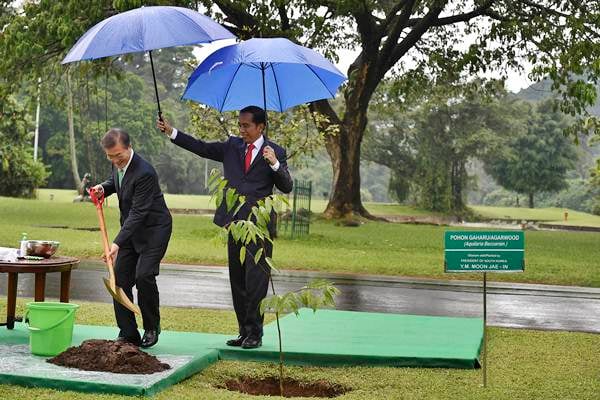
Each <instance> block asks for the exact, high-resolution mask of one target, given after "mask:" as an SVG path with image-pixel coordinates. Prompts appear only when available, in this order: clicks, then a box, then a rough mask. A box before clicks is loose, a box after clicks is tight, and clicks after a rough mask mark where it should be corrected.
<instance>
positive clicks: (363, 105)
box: [203, 0, 600, 217]
mask: <svg viewBox="0 0 600 400" xmlns="http://www.w3.org/2000/svg"><path fill="white" fill-rule="evenodd" d="M203 3H204V5H205V6H206V7H207V8H208V9H210V10H213V11H214V13H215V15H216V16H217V17H223V19H224V20H225V21H226V23H227V24H229V25H228V26H229V27H230V26H233V27H234V28H231V30H232V32H234V33H235V34H237V35H238V36H239V37H240V38H243V39H246V38H249V37H258V36H262V37H269V36H287V37H289V38H291V39H293V40H296V41H297V42H299V43H301V44H304V45H306V46H309V47H315V48H317V49H321V50H323V51H324V52H325V53H326V54H328V55H332V54H334V53H335V51H336V50H338V49H345V48H358V49H359V50H360V53H359V55H358V56H357V57H356V59H355V60H354V61H353V62H352V64H351V65H350V67H349V69H348V71H347V72H348V77H349V81H348V84H347V85H346V86H345V87H344V89H343V99H344V104H343V106H342V107H341V108H340V109H334V107H332V105H331V104H330V102H328V101H319V102H315V103H313V104H312V108H313V110H314V111H318V112H320V113H322V114H324V115H326V116H327V117H328V122H327V124H324V125H323V126H322V127H323V128H325V127H326V125H329V124H337V125H339V126H340V128H339V134H337V135H328V136H327V141H326V148H327V151H328V153H329V156H330V158H331V161H332V167H333V190H332V193H331V197H330V199H329V204H328V206H327V209H326V211H325V214H326V215H328V216H330V217H338V216H342V215H345V214H348V213H358V214H361V215H368V213H367V211H366V210H365V209H364V207H363V205H362V202H361V198H360V173H359V165H360V162H359V161H360V152H361V143H362V139H363V134H364V132H365V128H366V126H367V110H368V107H369V102H370V100H371V98H372V96H373V93H374V92H375V89H376V88H377V86H378V84H379V83H380V82H381V80H382V79H383V78H384V77H385V76H386V75H387V74H390V73H397V74H399V75H400V76H401V77H402V78H403V79H404V80H405V83H406V85H407V86H410V84H411V82H412V81H413V80H415V77H418V76H422V75H428V76H430V77H433V78H434V79H435V78H438V77H440V76H451V75H455V76H458V75H460V74H475V73H478V72H480V71H483V72H489V71H496V74H497V75H499V76H502V75H504V74H505V72H506V68H509V67H510V68H522V66H523V65H525V63H526V62H528V63H530V64H531V65H533V71H532V74H531V75H532V77H533V78H534V79H536V78H541V77H545V76H550V77H551V78H552V79H553V81H554V82H555V87H554V89H556V90H557V91H560V92H561V93H563V94H564V97H562V98H561V100H560V101H561V107H562V108H563V110H565V111H568V112H569V113H573V114H581V113H584V112H585V107H586V106H587V105H590V104H592V103H593V102H594V101H595V98H596V92H595V90H594V89H593V83H594V82H596V81H597V79H598V76H599V75H600V68H599V67H598V63H597V59H598V58H599V55H600V45H598V44H597V43H598V38H599V26H600V23H599V22H598V21H599V19H598V16H599V14H600V1H597V0H592V1H585V2H582V1H580V0H386V1H375V0H338V1H330V0H310V1H306V0H305V1H299V0H272V1H267V0H252V1H251V0H243V1H239V0H235V1H233V0H214V1H210V0H205V1H203ZM215 5H216V6H217V8H215V7H214V6H215ZM584 72H585V73H587V78H588V80H585V81H584V80H577V79H574V78H572V76H574V75H572V73H576V74H582V73H584ZM573 79H574V80H573ZM578 122H579V125H580V126H585V127H586V128H589V129H593V130H598V126H597V125H596V124H595V120H594V119H588V118H584V117H581V118H580V119H579V121H578Z"/></svg>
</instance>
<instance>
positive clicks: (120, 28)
mask: <svg viewBox="0 0 600 400" xmlns="http://www.w3.org/2000/svg"><path fill="white" fill-rule="evenodd" d="M233 38H235V36H234V35H233V34H232V33H231V32H229V31H228V30H227V29H225V28H223V27H222V26H221V25H219V24H218V23H216V22H215V21H213V20H212V19H210V18H208V17H207V16H205V15H202V14H200V13H199V12H197V11H194V10H190V9H187V8H183V7H168V6H155V7H140V8H136V9H134V10H129V11H126V12H124V13H120V14H117V15H113V16H112V17H110V18H107V19H105V20H103V21H101V22H99V23H98V24H96V25H94V26H93V27H92V28H91V29H90V30H88V31H87V32H86V33H85V34H84V35H83V36H82V37H81V38H79V40H78V41H77V43H75V45H74V46H73V48H71V50H70V51H69V53H68V54H67V56H66V57H65V58H64V59H63V61H62V63H63V64H67V63H70V62H74V61H81V60H93V59H97V58H103V57H109V56H116V55H121V54H127V53H134V52H138V51H148V52H149V54H150V63H151V65H152V78H153V79H154V92H155V94H156V102H157V103H158V115H159V118H160V117H161V111H160V100H159V98H158V88H157V86H156V76H155V74H154V61H153V60H152V50H155V49H161V48H165V47H172V46H185V45H192V44H198V43H208V42H212V41H215V40H221V39H233Z"/></svg>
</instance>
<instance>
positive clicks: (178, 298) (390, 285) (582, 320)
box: [0, 261, 600, 333]
mask: <svg viewBox="0 0 600 400" xmlns="http://www.w3.org/2000/svg"><path fill="white" fill-rule="evenodd" d="M105 275H106V272H105V269H104V267H103V266H102V264H101V263H96V262H92V261H86V262H85V264H83V265H81V267H80V269H77V270H74V271H73V274H72V278H71V279H72V280H71V299H72V300H75V301H76V300H86V301H98V302H108V301H109V300H110V297H109V295H108V293H107V292H106V289H105V288H104V285H103V284H102V280H101V278H102V277H104V276H105ZM59 276H60V274H48V276H47V282H46V295H47V296H48V297H50V298H52V297H58V293H59V289H60V282H59ZM314 277H323V278H327V279H330V280H332V281H333V282H335V283H336V284H337V287H338V288H339V289H340V290H341V292H342V293H341V295H340V296H339V297H338V299H337V304H338V306H337V308H338V309H340V310H355V311H372V312H384V313H403V314H418V315H434V316H461V317H463V316H464V317H479V316H481V315H482V307H483V299H482V289H481V282H468V281H437V280H430V279H416V278H400V277H389V276H375V275H369V276H364V275H349V274H320V273H315V272H300V271H281V273H280V274H279V275H278V276H276V277H275V289H276V290H278V291H288V290H290V289H297V288H299V287H301V286H302V285H304V284H305V283H306V282H307V281H308V280H310V279H311V278H314ZM488 279H493V274H490V277H489V278H488ZM158 286H159V290H160V294H161V305H164V306H177V307H202V308H214V309H232V304H231V293H230V288H229V277H228V272H227V269H226V268H223V267H203V266H181V265H171V264H165V265H163V266H162V269H161V274H160V275H159V276H158ZM0 294H1V295H3V296H5V295H6V277H5V276H0ZM18 296H19V297H23V296H25V297H33V276H30V274H23V275H19V285H18ZM488 324H489V325H493V326H502V327H514V328H531V329H551V330H569V331H582V332H596V333H600V289H592V288H577V287H575V288H573V287H567V286H550V285H527V284H507V283H493V282H492V283H488Z"/></svg>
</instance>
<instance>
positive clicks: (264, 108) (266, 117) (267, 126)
mask: <svg viewBox="0 0 600 400" xmlns="http://www.w3.org/2000/svg"><path fill="white" fill-rule="evenodd" d="M260 70H261V72H262V89H263V110H265V139H267V137H268V136H267V133H268V132H269V120H268V116H267V90H266V84H265V63H263V62H261V63H260Z"/></svg>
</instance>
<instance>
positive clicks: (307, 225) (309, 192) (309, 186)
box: [306, 181, 312, 235]
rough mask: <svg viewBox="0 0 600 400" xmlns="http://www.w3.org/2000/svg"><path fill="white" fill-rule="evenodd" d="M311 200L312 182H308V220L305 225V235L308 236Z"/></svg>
mask: <svg viewBox="0 0 600 400" xmlns="http://www.w3.org/2000/svg"><path fill="white" fill-rule="evenodd" d="M311 200H312V181H308V220H307V224H306V234H307V235H308V234H309V233H310V216H311V215H312V214H311V211H310V203H311Z"/></svg>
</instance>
